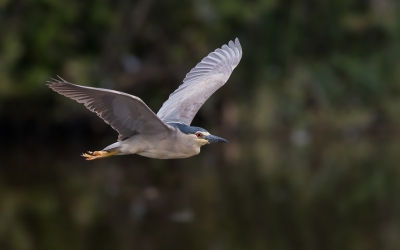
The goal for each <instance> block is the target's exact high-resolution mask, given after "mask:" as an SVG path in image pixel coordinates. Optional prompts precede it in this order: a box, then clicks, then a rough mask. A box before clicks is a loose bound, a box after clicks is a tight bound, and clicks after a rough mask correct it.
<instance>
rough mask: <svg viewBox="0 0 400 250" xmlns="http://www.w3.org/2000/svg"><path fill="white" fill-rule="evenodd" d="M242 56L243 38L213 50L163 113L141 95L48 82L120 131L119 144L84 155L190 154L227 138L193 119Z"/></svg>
mask: <svg viewBox="0 0 400 250" xmlns="http://www.w3.org/2000/svg"><path fill="white" fill-rule="evenodd" d="M241 57H242V48H241V46H240V43H239V40H238V39H237V38H236V40H235V42H232V41H230V42H229V43H228V45H224V46H222V48H221V49H217V50H215V51H214V52H211V53H210V54H208V56H206V57H205V58H204V59H203V60H202V61H201V62H200V63H199V64H197V65H196V67H194V68H193V69H192V70H191V71H190V72H189V73H188V74H187V75H186V77H185V79H184V80H183V84H182V85H180V86H179V88H178V89H177V90H175V91H174V92H173V93H172V94H171V95H170V96H169V99H168V100H167V101H166V102H164V104H163V106H162V107H161V109H160V110H159V111H158V113H157V115H156V114H154V112H153V111H151V109H150V108H149V107H147V105H146V104H145V103H144V102H143V101H142V100H141V99H140V98H138V97H136V96H132V95H129V94H125V93H122V92H118V91H114V90H109V89H101V88H91V87H84V86H79V85H74V84H72V83H69V82H67V81H65V80H64V79H62V78H61V77H59V78H60V79H59V80H56V79H52V81H48V83H49V87H50V88H52V89H53V90H54V91H56V92H58V93H60V94H61V95H64V96H66V97H69V98H71V99H73V100H75V101H77V102H79V103H83V104H84V105H85V106H86V107H87V108H88V109H89V110H91V111H93V112H95V113H96V114H97V115H98V116H100V117H101V118H102V119H103V120H104V121H105V122H106V123H108V124H110V126H111V127H112V128H113V129H115V130H116V131H117V132H118V133H119V136H118V141H117V142H116V143H113V144H111V145H109V146H108V147H106V148H104V149H103V150H101V151H94V152H91V151H89V152H88V153H86V154H83V155H82V156H83V157H85V158H86V160H94V159H99V158H104V157H108V156H112V155H125V154H138V155H142V156H146V157H150V158H159V159H174V158H186V157H190V156H193V155H197V154H198V153H200V147H201V146H203V145H205V144H209V143H212V142H227V141H226V140H225V139H223V138H220V137H218V136H215V135H211V134H210V133H209V132H208V131H207V130H205V129H203V128H199V127H192V126H190V123H191V122H192V120H193V118H194V116H195V115H196V113H197V111H198V110H199V109H200V107H201V106H202V105H203V104H204V102H205V101H206V100H207V99H208V98H209V97H210V96H211V95H212V94H213V93H214V92H215V91H216V90H217V89H219V88H220V87H221V86H222V85H224V84H225V82H226V81H227V80H228V78H229V76H230V75H231V73H232V71H233V69H234V68H235V67H236V66H237V65H238V64H239V61H240V59H241Z"/></svg>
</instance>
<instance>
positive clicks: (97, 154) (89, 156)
mask: <svg viewBox="0 0 400 250" xmlns="http://www.w3.org/2000/svg"><path fill="white" fill-rule="evenodd" d="M118 153H119V151H112V152H107V151H103V150H102V151H94V152H92V151H88V152H87V153H83V154H82V156H83V157H85V159H86V160H87V161H91V160H96V159H100V158H105V157H109V156H113V155H115V154H118Z"/></svg>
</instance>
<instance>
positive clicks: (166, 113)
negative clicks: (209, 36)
mask: <svg viewBox="0 0 400 250" xmlns="http://www.w3.org/2000/svg"><path fill="white" fill-rule="evenodd" d="M241 58H242V47H241V46H240V43H239V40H238V39H237V38H236V40H235V42H234V43H233V42H232V41H230V42H229V43H228V46H227V45H223V46H222V48H221V49H216V50H215V51H214V52H211V53H210V54H208V56H206V57H205V58H204V59H203V60H202V61H201V62H200V63H199V64H197V65H196V67H194V68H193V69H192V70H191V71H190V72H189V73H188V74H187V75H186V78H185V79H184V80H183V84H182V85H180V86H179V88H178V89H177V90H175V91H174V92H173V93H172V94H171V95H170V96H169V99H168V100H167V101H166V102H164V104H163V106H162V107H161V109H160V110H159V111H158V113H157V116H158V117H160V118H161V119H162V120H163V121H165V122H182V123H185V124H187V125H190V123H191V122H192V120H193V118H194V116H195V115H196V114H197V111H199V109H200V108H201V106H202V105H203V104H204V103H205V102H206V101H207V99H208V98H209V97H210V96H211V95H212V94H213V93H214V92H215V91H216V90H217V89H219V88H220V87H221V86H222V85H224V84H225V82H226V81H227V80H228V78H229V76H230V75H231V73H232V71H233V69H234V68H235V67H236V66H237V65H238V64H239V61H240V59H241Z"/></svg>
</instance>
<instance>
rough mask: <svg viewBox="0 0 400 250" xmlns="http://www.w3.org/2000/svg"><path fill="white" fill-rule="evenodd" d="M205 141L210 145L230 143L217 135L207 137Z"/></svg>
mask: <svg viewBox="0 0 400 250" xmlns="http://www.w3.org/2000/svg"><path fill="white" fill-rule="evenodd" d="M205 139H206V140H207V141H208V142H209V143H213V142H228V141H227V140H225V139H224V138H221V137H218V136H215V135H209V136H206V137H205Z"/></svg>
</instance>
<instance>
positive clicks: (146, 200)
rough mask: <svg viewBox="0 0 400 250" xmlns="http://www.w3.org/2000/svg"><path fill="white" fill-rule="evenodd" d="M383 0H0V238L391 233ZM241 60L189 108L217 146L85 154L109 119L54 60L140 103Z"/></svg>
mask: <svg viewBox="0 0 400 250" xmlns="http://www.w3.org/2000/svg"><path fill="white" fill-rule="evenodd" d="M399 11H400V4H399V3H398V2H397V1H395V0H335V1H321V0H302V1H301V0H281V1H278V0H263V1H255V0H253V1H244V0H241V1H240V0H219V1H212V0H186V1H178V0H168V1H167V0H161V1H160V0H159V1H157V0H138V1H129V0H116V1H112V0H88V1H79V0H69V1H59V0H1V1H0V249H2V250H14V249H15V250H36V249H39V250H53V249H60V250H64V249H65V250H69V249H76V250H84V249H96V250H103V249H104V250H106V249H112V250H119V249H121V250H127V249H139V250H142V249H143V250H155V249H168V250H170V249H209V250H228V249H229V250H230V249H234V250H236V249H256V250H258V249H260V250H261V249H277V250H286V249H311V250H318V249H351V250H353V249H355V250H357V249H360V250H364V249H367V250H368V249H389V250H390V249H400V194H399V193H400V168H399V162H400V15H399V14H398V13H400V12H399ZM235 37H238V38H239V39H240V42H241V44H242V47H243V58H242V61H241V62H240V64H239V66H238V67H237V68H236V69H235V71H234V72H233V74H232V75H231V77H230V79H229V81H228V82H227V84H226V85H225V86H224V87H223V88H222V89H220V90H219V91H217V92H216V93H215V94H214V95H213V96H212V97H211V98H210V100H208V102H207V103H206V104H205V105H204V106H203V108H202V109H201V110H200V112H199V113H198V115H197V116H196V118H195V119H194V121H193V123H192V124H193V125H196V126H201V127H204V128H206V129H207V130H209V131H210V132H211V133H213V134H216V135H219V136H221V137H223V138H226V139H228V140H229V143H228V144H212V145H208V146H205V147H203V149H202V152H201V154H199V155H197V156H194V157H192V158H188V159H181V160H156V159H149V158H144V157H141V156H137V155H129V156H118V157H111V158H107V159H102V160H98V161H91V162H87V161H84V160H83V158H81V157H80V154H81V153H82V152H85V151H87V150H99V149H102V148H104V147H105V146H107V145H109V144H111V143H113V142H114V141H116V139H117V133H116V132H115V131H114V130H112V129H111V128H110V127H108V126H107V125H106V124H105V123H104V122H103V121H102V120H101V119H100V118H98V117H97V116H96V115H95V114H94V113H91V112H89V111H88V110H86V109H85V107H84V106H83V105H80V104H78V103H76V102H74V101H72V100H70V99H67V98H65V97H63V96H60V95H58V94H57V93H55V92H53V91H51V90H50V89H49V88H47V86H46V85H45V82H46V80H48V79H49V78H51V77H55V76H56V75H60V76H61V77H63V78H64V79H66V80H68V81H70V82H72V83H76V84H80V85H86V86H95V87H103V88H111V89H115V90H119V91H124V92H128V93H130V94H133V95H137V96H139V97H140V98H142V99H143V100H144V101H145V102H146V103H147V104H148V105H149V107H150V108H152V109H153V110H154V111H155V112H157V110H158V109H159V108H160V107H161V105H162V103H163V102H164V101H165V100H166V99H167V98H168V95H169V94H170V93H171V92H173V91H174V90H175V89H176V88H177V87H178V86H179V84H180V83H181V81H182V79H183V78H184V76H185V74H186V73H187V72H188V71H189V70H190V69H191V68H192V67H194V66H195V65H196V64H197V63H198V62H199V61H200V60H201V59H202V58H203V57H204V56H206V55H207V54H208V53H209V52H211V51H213V50H215V49H216V48H218V47H221V46H222V45H223V44H226V43H227V42H228V41H229V40H231V39H234V38H235Z"/></svg>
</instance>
